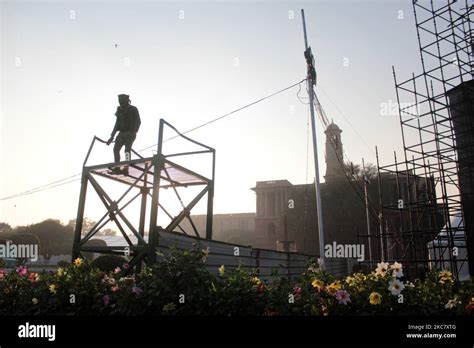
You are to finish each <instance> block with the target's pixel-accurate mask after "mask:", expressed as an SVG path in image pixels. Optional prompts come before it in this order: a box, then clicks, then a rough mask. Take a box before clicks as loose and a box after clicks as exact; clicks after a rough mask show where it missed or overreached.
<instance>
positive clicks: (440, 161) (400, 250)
mask: <svg viewBox="0 0 474 348" xmlns="http://www.w3.org/2000/svg"><path fill="white" fill-rule="evenodd" d="M413 13H414V17H415V24H416V32H417V39H418V45H419V51H420V60H421V67H422V72H421V73H420V74H418V75H415V74H412V77H411V78H409V79H407V80H405V81H403V82H399V81H398V80H397V76H396V73H395V69H394V68H393V76H394V83H395V88H396V95H397V103H398V111H399V118H400V126H401V132H402V141H403V150H404V153H403V159H402V160H401V161H399V160H397V158H396V154H395V159H394V163H392V164H390V165H384V166H381V165H380V164H379V163H378V162H379V161H378V156H377V165H378V173H379V175H378V177H379V194H380V205H381V206H382V209H381V211H380V215H379V225H380V228H379V231H378V233H377V234H373V235H372V238H375V239H376V242H377V243H374V244H377V245H378V247H379V249H380V250H379V255H380V260H384V261H402V262H403V263H405V265H406V270H407V273H408V274H409V275H415V276H420V275H422V274H424V273H425V272H426V271H427V270H428V269H430V268H433V267H435V268H437V269H443V268H448V269H449V270H451V271H452V272H453V274H454V275H455V276H458V273H459V270H460V268H461V267H463V265H464V264H465V263H467V262H468V257H467V256H464V257H461V256H460V255H461V254H462V255H467V254H466V245H467V244H466V243H467V238H466V230H465V225H464V223H463V221H464V212H463V205H462V199H461V190H460V185H459V178H458V174H459V165H458V149H457V147H456V135H455V131H454V127H453V121H452V115H451V111H452V110H451V109H450V101H449V97H448V95H449V91H450V90H452V89H453V88H456V87H457V86H459V85H461V84H463V83H465V82H467V81H471V80H472V78H473V61H474V59H473V22H472V17H473V16H474V8H473V5H469V3H468V1H467V0H465V1H448V2H442V3H440V2H434V1H432V0H413ZM466 98H467V97H466ZM451 106H452V105H451ZM471 122H472V121H471ZM470 151H472V148H471V149H470ZM386 179H391V180H393V181H395V182H396V191H397V197H398V200H396V201H395V202H394V201H393V200H392V202H391V203H390V204H387V199H386V198H387V197H385V198H384V197H383V195H384V192H383V191H384V190H383V189H381V185H380V181H382V182H383V181H384V180H386ZM394 219H396V220H398V223H397V226H398V227H397V228H394V227H393V226H389V221H390V220H392V221H393V220H394ZM459 219H461V223H456V224H453V221H455V220H457V221H459ZM443 226H444V227H443ZM440 232H442V234H443V238H442V239H443V243H440V242H439V241H440ZM360 237H364V238H370V237H369V236H367V235H363V236H362V235H361V236H360ZM470 238H472V236H470ZM430 242H432V244H431V250H429V249H430V247H429V243H430ZM459 249H463V251H462V252H461V251H460V250H459ZM471 274H473V273H472V269H471Z"/></svg>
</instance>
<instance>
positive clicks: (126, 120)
mask: <svg viewBox="0 0 474 348" xmlns="http://www.w3.org/2000/svg"><path fill="white" fill-rule="evenodd" d="M118 101H119V104H120V106H118V107H117V111H116V112H115V116H116V117H117V119H116V121H115V126H114V129H113V130H112V134H111V135H110V139H109V140H108V141H107V145H110V144H111V143H112V142H113V141H114V137H115V133H117V132H119V134H118V136H117V138H116V139H115V145H114V160H115V163H118V162H120V150H121V149H122V146H124V145H125V161H130V160H131V158H132V157H131V151H132V144H133V142H134V141H135V138H136V137H137V132H138V129H139V128H140V124H141V120H140V114H139V113H138V109H137V108H136V107H135V106H133V105H131V104H130V96H128V95H127V94H120V95H119V96H118ZM109 169H110V173H111V174H124V175H128V165H125V166H124V168H123V169H121V168H120V166H117V167H110V168H109Z"/></svg>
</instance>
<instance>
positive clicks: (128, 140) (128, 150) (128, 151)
mask: <svg viewBox="0 0 474 348" xmlns="http://www.w3.org/2000/svg"><path fill="white" fill-rule="evenodd" d="M136 137H137V136H136V135H135V134H129V135H127V136H126V137H125V141H124V144H125V161H130V160H131V159H132V144H133V142H134V141H135V138H136ZM123 173H124V174H125V175H128V165H125V166H124V168H123Z"/></svg>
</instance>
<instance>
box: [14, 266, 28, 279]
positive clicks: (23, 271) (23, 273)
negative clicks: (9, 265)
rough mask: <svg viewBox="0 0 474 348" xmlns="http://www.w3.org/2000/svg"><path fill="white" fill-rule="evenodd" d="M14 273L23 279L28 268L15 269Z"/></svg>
mask: <svg viewBox="0 0 474 348" xmlns="http://www.w3.org/2000/svg"><path fill="white" fill-rule="evenodd" d="M16 273H18V274H19V275H21V276H22V277H24V276H26V274H27V273H28V268H26V266H19V267H17V268H16Z"/></svg>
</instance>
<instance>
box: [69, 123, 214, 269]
mask: <svg viewBox="0 0 474 348" xmlns="http://www.w3.org/2000/svg"><path fill="white" fill-rule="evenodd" d="M165 127H168V128H171V129H172V130H173V131H175V132H176V133H177V135H176V137H177V138H178V137H179V138H182V139H184V140H186V141H188V142H191V143H192V144H195V145H197V146H199V147H202V148H203V150H200V151H192V152H181V153H171V154H167V155H166V154H164V153H163V142H164V141H165V140H163V132H164V130H165ZM96 141H99V142H103V143H104V141H103V140H101V139H99V138H97V137H94V138H93V140H92V142H91V145H90V147H89V151H88V152H87V155H86V158H85V160H84V163H83V170H82V179H81V190H80V196H79V206H78V211H77V219H76V226H75V236H74V245H73V252H72V258H73V260H74V259H75V258H77V257H79V256H81V254H82V253H83V252H93V253H101V254H115V255H122V256H123V255H126V254H129V255H130V256H131V260H130V262H129V266H130V268H129V269H130V270H132V269H133V268H134V267H136V269H140V268H141V264H142V262H145V263H147V264H150V263H153V262H155V259H156V258H155V250H156V246H157V245H158V231H159V230H160V229H162V227H161V226H157V222H158V212H159V209H160V210H161V211H162V212H163V213H164V214H166V216H168V218H169V219H170V220H171V221H170V223H169V224H168V225H167V226H166V227H164V229H165V230H168V231H173V230H175V229H176V228H178V229H179V230H180V231H181V232H183V233H184V234H187V232H186V231H185V230H184V229H183V228H182V227H181V226H180V223H181V222H182V221H183V219H185V218H187V219H189V221H190V224H191V226H192V228H193V232H194V234H195V235H196V236H197V237H198V238H200V234H199V231H198V230H197V228H196V226H195V224H194V223H193V221H192V219H191V210H192V209H193V208H194V206H195V205H196V204H197V203H198V202H199V201H200V200H201V199H202V198H203V197H204V196H205V195H206V194H207V221H206V239H212V215H213V196H214V175H215V150H214V149H213V148H211V147H209V146H206V145H204V144H202V143H199V142H197V141H195V140H193V139H191V138H189V137H187V136H185V135H183V134H181V133H180V132H178V130H177V129H176V128H174V127H173V126H172V125H171V124H169V123H168V122H166V121H165V120H163V119H160V126H159V135H158V144H157V152H156V154H155V155H153V156H152V157H147V158H144V157H142V156H140V155H139V154H138V153H137V152H135V151H133V150H132V152H133V153H134V154H135V155H136V156H137V157H138V159H134V160H130V161H123V162H120V163H107V164H99V165H92V166H87V161H88V159H89V156H90V154H91V152H92V150H93V147H94V145H95V142H96ZM203 154H211V155H212V174H211V178H207V177H205V176H203V175H201V174H199V173H197V172H195V171H193V170H190V169H188V168H185V167H183V166H181V165H179V164H177V163H176V162H175V161H174V160H173V161H172V160H171V158H173V159H174V158H176V157H179V156H189V155H203ZM125 165H128V168H129V174H128V175H124V174H120V175H117V174H111V173H110V172H109V168H110V167H113V166H125ZM97 177H102V178H106V179H107V180H108V181H115V182H119V183H121V184H124V185H125V191H124V192H123V194H122V195H121V196H120V198H119V199H118V200H116V201H115V200H113V199H112V198H111V195H109V194H108V193H107V191H106V189H105V188H104V186H103V185H101V184H100V183H99V182H98V181H97ZM89 185H90V186H92V188H93V189H94V191H95V192H96V193H97V195H98V197H99V198H100V200H101V202H102V203H103V205H104V208H105V213H104V215H103V216H102V217H101V218H100V219H99V221H97V223H96V224H95V225H94V226H93V227H92V228H91V229H90V230H89V231H85V233H84V234H83V232H82V227H83V219H84V211H85V208H86V203H87V199H86V197H87V193H88V189H89ZM194 186H197V187H202V190H201V191H200V192H199V193H198V194H197V195H196V196H195V197H194V198H193V199H192V200H191V202H189V203H188V204H187V205H185V204H184V203H183V200H182V199H181V197H180V195H179V193H178V190H177V188H179V187H184V188H186V187H194ZM162 189H172V190H173V192H174V193H175V194H176V197H177V198H178V199H179V201H180V203H181V206H182V210H181V212H180V213H179V214H178V215H177V216H174V217H173V216H172V215H171V214H170V213H169V212H168V210H167V209H166V207H165V204H164V203H162V202H160V191H161V190H162ZM132 191H135V194H134V195H133V196H132V198H131V199H129V200H125V197H126V196H127V195H128V194H129V193H130V192H132ZM139 197H140V198H141V203H140V220H139V224H138V227H136V226H134V225H133V224H132V223H131V222H130V220H129V219H128V218H127V216H126V215H125V214H124V212H123V210H124V209H125V208H126V207H127V206H129V205H130V204H131V203H132V202H133V201H135V200H136V199H137V198H139ZM148 199H151V207H150V219H149V221H148V224H149V236H148V238H147V236H146V235H145V223H147V221H145V220H146V212H147V209H148V206H149V204H148ZM109 222H114V223H115V225H116V226H117V228H118V229H119V231H120V233H121V234H122V236H123V237H124V240H125V242H126V244H125V245H123V246H88V245H86V243H87V242H88V241H89V240H90V239H91V238H92V237H94V236H95V235H96V234H97V233H98V232H99V231H100V230H101V229H102V228H103V227H104V226H105V225H106V224H107V223H109ZM127 230H128V231H129V232H131V236H132V237H133V238H132V239H134V240H136V241H135V242H134V241H132V239H131V238H130V236H129V235H128V234H127Z"/></svg>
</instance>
